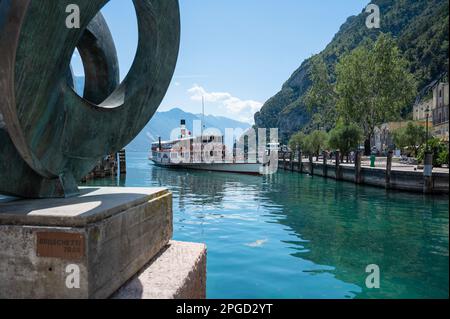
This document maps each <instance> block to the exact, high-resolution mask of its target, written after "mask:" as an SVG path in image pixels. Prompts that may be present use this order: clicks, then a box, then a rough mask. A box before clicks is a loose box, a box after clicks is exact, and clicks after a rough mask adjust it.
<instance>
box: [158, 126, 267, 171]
mask: <svg viewBox="0 0 450 319" xmlns="http://www.w3.org/2000/svg"><path fill="white" fill-rule="evenodd" d="M149 159H150V160H151V161H152V162H153V163H154V164H155V165H157V166H161V167H167V168H179V169H193V170H205V171H215V172H227V173H238V174H251V175H261V174H264V168H265V165H263V164H261V163H259V162H258V160H257V158H256V154H254V156H252V155H251V154H246V153H244V152H239V151H237V149H236V148H235V146H234V147H233V150H228V149H227V147H226V146H225V144H224V137H223V136H220V135H214V134H208V135H203V133H202V136H199V137H193V136H191V133H190V132H189V131H188V130H187V129H186V121H185V120H182V121H181V135H180V136H179V138H178V139H175V140H172V141H162V140H161V138H160V139H159V141H158V142H155V143H153V144H152V149H151V154H150V157H149Z"/></svg>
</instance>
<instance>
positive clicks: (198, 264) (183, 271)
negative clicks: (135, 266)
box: [112, 241, 206, 299]
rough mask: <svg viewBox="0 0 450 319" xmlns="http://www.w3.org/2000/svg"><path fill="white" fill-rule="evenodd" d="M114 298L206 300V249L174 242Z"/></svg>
mask: <svg viewBox="0 0 450 319" xmlns="http://www.w3.org/2000/svg"><path fill="white" fill-rule="evenodd" d="M112 298H113V299H204V298H206V246H205V245H203V244H193V243H184V242H176V241H171V242H170V243H169V245H167V246H166V247H165V248H164V249H163V250H162V251H161V252H160V254H158V256H157V257H155V258H154V259H153V260H152V261H151V262H149V263H148V264H147V265H146V266H145V267H144V268H143V269H142V270H141V271H140V272H139V273H138V274H137V275H136V276H135V277H134V278H133V279H131V280H130V281H129V282H128V283H126V284H125V285H124V286H123V287H122V288H121V289H120V290H119V291H117V292H116V293H115V294H114V295H113V297H112Z"/></svg>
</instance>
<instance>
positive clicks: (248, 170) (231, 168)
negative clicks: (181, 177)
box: [152, 160, 263, 175]
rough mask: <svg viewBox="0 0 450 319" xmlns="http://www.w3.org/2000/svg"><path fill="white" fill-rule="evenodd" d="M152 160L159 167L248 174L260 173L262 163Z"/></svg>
mask: <svg viewBox="0 0 450 319" xmlns="http://www.w3.org/2000/svg"><path fill="white" fill-rule="evenodd" d="M152 162H153V163H154V164H155V165H156V166H159V167H166V168H173V169H193V170H201V171H212V172H223V173H236V174H248V175H261V174H262V167H263V166H262V165H261V164H258V163H208V164H206V163H202V164H199V163H197V164H196V163H180V164H173V163H161V162H157V161H153V160H152Z"/></svg>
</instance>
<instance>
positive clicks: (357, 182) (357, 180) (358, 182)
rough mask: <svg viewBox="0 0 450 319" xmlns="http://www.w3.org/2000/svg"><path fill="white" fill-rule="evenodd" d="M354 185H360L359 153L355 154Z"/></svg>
mask: <svg viewBox="0 0 450 319" xmlns="http://www.w3.org/2000/svg"><path fill="white" fill-rule="evenodd" d="M355 183H356V184H361V152H360V151H356V153H355Z"/></svg>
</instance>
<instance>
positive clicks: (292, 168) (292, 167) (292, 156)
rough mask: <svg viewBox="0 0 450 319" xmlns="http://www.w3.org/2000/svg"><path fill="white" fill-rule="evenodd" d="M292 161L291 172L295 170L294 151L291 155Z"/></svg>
mask: <svg viewBox="0 0 450 319" xmlns="http://www.w3.org/2000/svg"><path fill="white" fill-rule="evenodd" d="M289 161H290V163H289V164H291V172H293V171H294V152H291V157H290V160H289Z"/></svg>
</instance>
